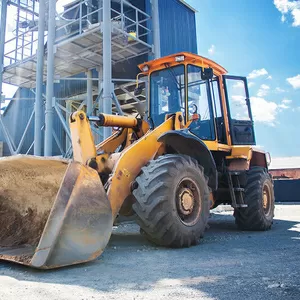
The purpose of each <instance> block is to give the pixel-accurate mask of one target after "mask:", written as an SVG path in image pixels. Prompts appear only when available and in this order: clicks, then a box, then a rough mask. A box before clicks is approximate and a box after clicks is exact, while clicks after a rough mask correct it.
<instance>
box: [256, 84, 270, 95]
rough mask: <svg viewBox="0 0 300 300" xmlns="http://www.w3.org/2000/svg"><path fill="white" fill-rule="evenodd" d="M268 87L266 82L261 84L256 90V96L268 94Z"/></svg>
mask: <svg viewBox="0 0 300 300" xmlns="http://www.w3.org/2000/svg"><path fill="white" fill-rule="evenodd" d="M269 90H270V87H269V86H268V85H266V84H262V85H261V86H260V88H259V90H258V92H257V96H258V97H265V96H267V95H268V93H269Z"/></svg>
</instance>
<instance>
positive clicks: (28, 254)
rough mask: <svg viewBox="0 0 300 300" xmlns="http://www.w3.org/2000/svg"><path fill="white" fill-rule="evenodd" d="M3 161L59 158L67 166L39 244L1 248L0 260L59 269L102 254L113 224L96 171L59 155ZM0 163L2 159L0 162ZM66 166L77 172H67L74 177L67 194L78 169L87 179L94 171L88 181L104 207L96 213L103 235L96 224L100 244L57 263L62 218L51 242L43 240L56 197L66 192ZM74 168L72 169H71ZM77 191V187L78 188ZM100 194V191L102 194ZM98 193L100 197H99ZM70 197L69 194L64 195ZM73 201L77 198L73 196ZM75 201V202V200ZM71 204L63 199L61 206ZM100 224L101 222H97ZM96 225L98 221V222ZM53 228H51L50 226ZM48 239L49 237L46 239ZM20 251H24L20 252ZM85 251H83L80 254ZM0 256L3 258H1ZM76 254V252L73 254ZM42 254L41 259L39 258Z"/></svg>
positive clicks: (10, 158) (73, 184)
mask: <svg viewBox="0 0 300 300" xmlns="http://www.w3.org/2000/svg"><path fill="white" fill-rule="evenodd" d="M3 159H4V160H6V161H14V160H15V161H18V160H23V159H24V162H26V160H28V159H29V161H30V163H32V162H34V161H37V160H42V161H49V160H50V161H59V162H62V163H66V164H68V166H66V171H65V174H64V176H63V180H62V181H61V185H60V188H59V191H58V193H57V195H56V198H55V200H54V202H53V204H52V208H51V211H50V213H49V215H48V217H47V222H46V225H45V226H44V229H43V233H42V235H41V236H40V237H39V243H38V245H37V246H35V245H31V246H30V245H27V246H26V245H25V246H24V245H22V246H16V247H0V260H6V261H10V262H15V263H18V264H22V265H26V266H29V267H34V268H38V269H51V268H58V267H63V266H68V265H74V264H79V263H84V262H88V261H91V260H94V259H96V258H97V257H98V256H99V255H101V253H102V252H103V250H104V248H105V247H106V245H107V243H108V241H109V239H110V235H111V232H112V227H113V217H112V213H111V207H110V202H109V200H108V198H107V195H106V192H105V190H104V188H103V185H102V183H101V181H100V178H99V175H98V173H97V172H96V171H95V170H93V169H91V168H90V167H88V166H85V165H82V164H81V163H78V162H74V161H71V160H68V159H62V158H60V157H56V158H53V157H36V156H31V155H17V156H13V157H9V158H1V160H3ZM0 163H1V161H0ZM69 169H73V172H75V173H76V172H77V173H76V174H75V175H74V174H72V171H71V173H69V175H70V174H71V175H70V176H71V177H72V176H73V175H74V176H75V178H73V182H72V183H71V185H70V189H71V190H70V191H69V195H70V197H71V195H72V191H73V190H72V188H74V187H75V186H76V182H77V177H78V174H79V173H80V171H82V172H83V173H84V174H86V176H87V178H89V174H93V176H94V177H93V180H92V181H91V182H92V183H91V184H92V185H93V184H94V185H95V186H96V187H97V188H96V190H99V191H98V192H96V194H97V193H98V194H97V196H96V198H99V199H100V200H99V203H100V206H99V203H98V204H97V203H96V206H97V205H98V206H97V207H102V206H103V208H104V211H105V212H104V214H102V215H101V213H100V214H99V216H100V218H103V220H105V222H106V223H103V222H104V221H103V222H102V223H103V224H102V225H103V227H104V228H103V234H102V235H101V228H100V227H99V235H100V237H99V240H100V241H99V243H98V244H97V249H95V248H94V249H92V250H91V252H90V253H88V255H83V257H82V258H80V259H78V255H77V259H76V260H74V261H71V262H70V261H68V262H67V263H64V262H63V261H58V262H56V261H55V259H52V256H53V255H54V256H55V247H56V245H57V244H59V240H60V239H62V238H64V237H62V236H60V233H61V231H62V227H63V225H64V219H62V220H61V224H60V226H58V227H57V228H56V232H55V233H54V235H53V238H52V240H51V241H50V243H48V245H47V243H46V244H45V241H46V242H47V240H45V232H47V230H48V229H47V224H48V222H49V220H50V219H53V215H52V213H53V210H54V206H55V204H56V202H57V197H58V196H59V194H60V193H62V194H64V193H66V191H62V186H63V184H64V180H65V179H66V176H67V175H68V171H69ZM74 169H75V171H74ZM88 181H89V180H87V182H86V184H87V183H88ZM79 190H80V189H79ZM101 193H102V194H101ZM101 196H103V197H104V200H103V197H102V198H101ZM67 198H69V197H67ZM75 200H76V199H75ZM101 201H103V203H102V204H103V205H102V206H101ZM77 202H78V201H77ZM71 205H72V204H70V203H69V201H66V202H65V203H64V209H65V210H66V211H67V209H68V208H70V206H71ZM91 211H95V209H94V208H93V209H92V210H91ZM100 223H101V222H100ZM98 225H99V224H98ZM52 229H53V228H52ZM87 234H88V235H94V234H95V231H89V230H88V231H87ZM48 242H49V240H48ZM22 251H23V252H22ZM17 253H19V255H16V254H17ZM83 254H84V253H83ZM1 256H2V257H1ZM75 256H76V255H75ZM41 257H42V259H41Z"/></svg>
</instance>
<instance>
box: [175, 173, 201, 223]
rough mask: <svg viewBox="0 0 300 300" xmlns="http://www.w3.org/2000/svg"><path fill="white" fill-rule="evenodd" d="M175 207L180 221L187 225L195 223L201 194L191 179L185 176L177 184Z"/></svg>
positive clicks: (199, 209)
mask: <svg viewBox="0 0 300 300" xmlns="http://www.w3.org/2000/svg"><path fill="white" fill-rule="evenodd" d="M176 208H177V213H178V216H179V218H180V220H181V222H182V223H184V224H185V225H187V226H192V225H194V224H195V223H197V221H198V219H199V215H200V212H201V194H200V191H199V189H198V187H197V184H196V183H195V182H194V181H193V180H192V179H190V178H185V179H183V180H181V182H180V183H179V184H178V186H177V189H176Z"/></svg>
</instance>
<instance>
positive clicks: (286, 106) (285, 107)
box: [278, 103, 290, 109]
mask: <svg viewBox="0 0 300 300" xmlns="http://www.w3.org/2000/svg"><path fill="white" fill-rule="evenodd" d="M278 107H279V108H282V109H288V108H290V107H289V106H288V105H286V104H284V103H280V104H279V105H278Z"/></svg>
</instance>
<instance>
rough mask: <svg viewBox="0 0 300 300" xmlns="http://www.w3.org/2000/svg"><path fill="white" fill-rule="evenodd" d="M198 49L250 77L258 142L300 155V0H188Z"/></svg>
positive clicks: (275, 153) (283, 153) (275, 150)
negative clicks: (194, 21) (194, 24)
mask: <svg viewBox="0 0 300 300" xmlns="http://www.w3.org/2000/svg"><path fill="white" fill-rule="evenodd" d="M186 2H188V3H189V4H190V5H191V6H193V7H194V8H196V9H197V10H198V13H197V15H196V16H197V17H196V19H197V34H198V52H199V54H200V55H203V56H206V57H209V58H211V59H213V60H215V61H216V62H218V63H220V64H221V65H222V66H224V67H225V68H226V69H227V70H228V73H229V74H231V75H241V76H247V77H248V83H249V82H250V88H249V90H250V95H251V100H252V101H251V102H252V111H253V114H254V119H255V129H256V141H257V144H258V145H259V146H261V147H263V149H264V150H266V151H269V152H270V153H271V155H272V156H276V157H278V156H300V133H299V130H300V1H299V0H298V1H288V0H274V1H273V0H213V1H212V0H201V1H199V0H187V1H186Z"/></svg>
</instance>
